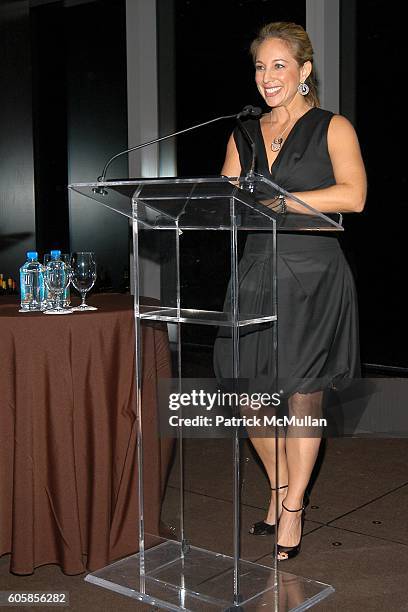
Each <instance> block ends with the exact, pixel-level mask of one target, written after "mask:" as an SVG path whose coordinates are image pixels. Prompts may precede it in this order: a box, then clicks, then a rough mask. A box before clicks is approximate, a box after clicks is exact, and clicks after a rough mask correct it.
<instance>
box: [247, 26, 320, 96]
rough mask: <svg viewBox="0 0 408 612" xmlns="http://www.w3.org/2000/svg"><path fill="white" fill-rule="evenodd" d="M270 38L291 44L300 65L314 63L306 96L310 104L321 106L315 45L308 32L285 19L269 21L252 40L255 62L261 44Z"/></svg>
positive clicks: (307, 81) (290, 46) (293, 53)
mask: <svg viewBox="0 0 408 612" xmlns="http://www.w3.org/2000/svg"><path fill="white" fill-rule="evenodd" d="M268 38H279V39H280V40H283V41H284V42H285V43H286V44H287V45H288V46H289V48H290V50H291V52H292V55H293V57H294V58H295V60H296V61H297V63H298V65H299V66H303V64H304V63H305V62H311V63H312V71H311V73H310V75H309V76H308V77H307V79H306V81H305V82H306V84H307V85H308V86H309V93H308V94H307V95H306V96H305V98H306V100H307V101H308V103H309V104H310V106H320V101H319V96H318V93H317V81H316V75H315V71H314V67H313V47H312V44H311V42H310V38H309V36H308V34H307V32H305V30H304V29H303V28H302V26H300V25H297V24H296V23H290V22H285V21H277V22H275V23H267V24H266V25H264V26H263V28H261V29H260V30H259V32H258V35H257V37H256V38H255V40H253V41H252V44H251V47H250V53H251V55H252V59H253V61H254V63H255V61H256V54H257V51H258V48H259V46H260V45H261V44H262V43H263V42H264V41H265V40H267V39H268Z"/></svg>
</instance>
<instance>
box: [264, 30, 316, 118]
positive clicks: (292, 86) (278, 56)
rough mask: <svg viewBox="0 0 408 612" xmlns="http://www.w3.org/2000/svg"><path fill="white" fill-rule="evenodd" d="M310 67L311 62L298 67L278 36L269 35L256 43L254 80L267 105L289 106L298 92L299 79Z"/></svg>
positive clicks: (307, 73)
mask: <svg viewBox="0 0 408 612" xmlns="http://www.w3.org/2000/svg"><path fill="white" fill-rule="evenodd" d="M310 70H311V64H310V62H305V64H304V65H303V66H301V67H300V66H299V65H298V63H297V61H296V60H295V58H294V57H293V55H292V53H291V50H290V47H289V46H288V45H287V44H286V43H285V42H284V41H283V40H280V39H279V38H268V39H266V40H264V42H263V43H261V44H260V45H259V47H258V51H257V53H256V61H255V81H256V85H257V87H258V90H259V92H260V94H261V96H262V97H263V99H264V100H265V102H266V103H267V104H268V106H271V107H275V106H288V104H290V102H291V101H292V100H293V99H294V97H295V96H296V94H297V88H298V85H299V83H300V82H301V81H304V80H306V78H307V77H308V76H309V73H310ZM298 95H300V94H298Z"/></svg>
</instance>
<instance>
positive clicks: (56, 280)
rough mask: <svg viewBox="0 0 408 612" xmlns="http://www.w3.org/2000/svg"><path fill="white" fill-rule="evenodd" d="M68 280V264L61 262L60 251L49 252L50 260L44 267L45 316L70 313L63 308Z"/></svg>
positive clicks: (69, 269) (67, 309) (69, 310)
mask: <svg viewBox="0 0 408 612" xmlns="http://www.w3.org/2000/svg"><path fill="white" fill-rule="evenodd" d="M70 278H71V267H70V265H69V263H65V261H64V260H63V256H62V255H61V251H59V250H54V251H51V258H50V259H49V260H48V263H47V265H46V267H45V285H46V289H47V308H46V313H45V314H67V313H70V312H72V310H71V309H69V308H66V307H65V299H64V296H65V295H66V289H67V286H68V285H69V282H70ZM68 295H69V294H68ZM68 299H69V298H68Z"/></svg>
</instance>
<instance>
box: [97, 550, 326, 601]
mask: <svg viewBox="0 0 408 612" xmlns="http://www.w3.org/2000/svg"><path fill="white" fill-rule="evenodd" d="M144 558H145V575H144V576H143V577H140V575H139V572H140V553H137V554H135V555H131V556H130V557H126V558H124V559H121V560H120V561H116V562H115V563H112V564H111V565H108V566H106V567H104V568H102V569H100V570H98V571H96V572H93V573H91V574H88V575H87V576H86V578H85V580H86V581H87V582H91V583H92V584H96V585H97V586H100V587H103V588H105V589H109V590H111V591H116V592H117V593H121V594H122V595H126V596H128V597H133V598H134V599H137V600H139V601H143V602H145V603H148V604H151V605H154V606H156V608H161V609H164V610H175V611H176V610H190V611H194V612H196V611H197V612H198V611H200V612H201V611H202V612H216V611H217V612H219V611H221V610H222V611H224V612H225V611H227V610H245V611H247V610H256V609H259V608H260V607H264V608H265V609H268V610H269V609H270V610H275V611H279V612H289V611H295V610H296V611H299V610H307V609H309V608H311V607H312V606H313V605H315V604H316V603H317V602H320V601H321V600H322V599H324V598H325V597H327V596H328V595H330V594H331V593H333V592H334V589H333V587H331V586H330V585H328V584H323V583H322V582H316V581H315V580H308V579H306V578H300V577H298V576H294V575H293V574H288V573H287V572H282V571H275V570H274V569H273V568H271V567H267V566H265V565H260V564H258V563H252V562H250V561H243V560H240V562H239V574H240V597H239V600H238V601H239V603H238V601H237V602H236V603H234V598H233V558H232V557H229V556H226V555H222V554H220V553H214V552H211V551H208V550H204V549H202V548H197V547H195V546H190V547H189V549H188V551H187V552H186V553H185V554H184V558H183V555H182V550H181V544H180V542H175V541H174V540H164V541H162V542H161V543H160V544H158V545H157V546H154V547H153V548H149V549H148V550H146V551H145V555H144Z"/></svg>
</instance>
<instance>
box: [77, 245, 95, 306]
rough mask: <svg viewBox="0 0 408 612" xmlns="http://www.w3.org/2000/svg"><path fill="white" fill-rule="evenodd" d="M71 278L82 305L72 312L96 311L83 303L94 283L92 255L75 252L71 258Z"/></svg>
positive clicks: (93, 259) (93, 258)
mask: <svg viewBox="0 0 408 612" xmlns="http://www.w3.org/2000/svg"><path fill="white" fill-rule="evenodd" d="M71 269H72V277H71V282H72V284H73V285H74V287H75V289H76V290H77V291H79V293H80V294H81V298H82V303H81V305H80V306H77V307H76V308H74V309H73V310H77V311H79V312H83V311H85V310H98V309H97V308H95V307H94V306H88V304H86V303H85V298H86V294H87V293H88V291H89V290H90V289H92V287H93V286H94V284H95V281H96V262H95V257H94V253H90V252H85V251H77V252H76V253H73V254H72V257H71Z"/></svg>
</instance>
